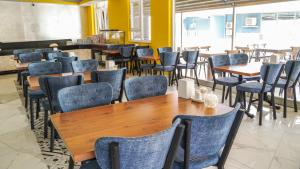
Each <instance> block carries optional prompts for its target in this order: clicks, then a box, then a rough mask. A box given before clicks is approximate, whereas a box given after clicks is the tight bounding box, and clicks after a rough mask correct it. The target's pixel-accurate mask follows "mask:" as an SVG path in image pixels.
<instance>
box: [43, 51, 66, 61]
mask: <svg viewBox="0 0 300 169" xmlns="http://www.w3.org/2000/svg"><path fill="white" fill-rule="evenodd" d="M58 57H69V53H68V52H60V51H52V52H49V53H47V55H46V60H55V59H57V58H58Z"/></svg>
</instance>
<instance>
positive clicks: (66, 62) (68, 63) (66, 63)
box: [57, 57, 78, 73]
mask: <svg viewBox="0 0 300 169" xmlns="http://www.w3.org/2000/svg"><path fill="white" fill-rule="evenodd" d="M77 60H78V57H58V58H57V61H58V62H60V63H61V65H62V70H63V73H70V72H73V67H72V62H73V61H77Z"/></svg>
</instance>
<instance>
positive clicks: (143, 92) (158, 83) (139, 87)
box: [125, 76, 168, 100]
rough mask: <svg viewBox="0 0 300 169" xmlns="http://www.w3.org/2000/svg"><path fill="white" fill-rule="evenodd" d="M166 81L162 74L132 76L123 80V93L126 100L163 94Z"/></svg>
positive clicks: (165, 88)
mask: <svg viewBox="0 0 300 169" xmlns="http://www.w3.org/2000/svg"><path fill="white" fill-rule="evenodd" d="M167 87H168V81H167V78H166V77H164V76H146V77H133V78H130V79H127V80H125V93H126V96H127V99H128V100H137V99H142V98H146V97H153V96H160V95H165V94H166V92H167Z"/></svg>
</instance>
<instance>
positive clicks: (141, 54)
mask: <svg viewBox="0 0 300 169" xmlns="http://www.w3.org/2000/svg"><path fill="white" fill-rule="evenodd" d="M136 54H137V57H144V56H153V49H152V48H144V49H137V50H136Z"/></svg>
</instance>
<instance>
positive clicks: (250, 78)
mask: <svg viewBox="0 0 300 169" xmlns="http://www.w3.org/2000/svg"><path fill="white" fill-rule="evenodd" d="M243 79H244V80H246V81H259V80H260V76H259V75H258V76H243Z"/></svg>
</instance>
